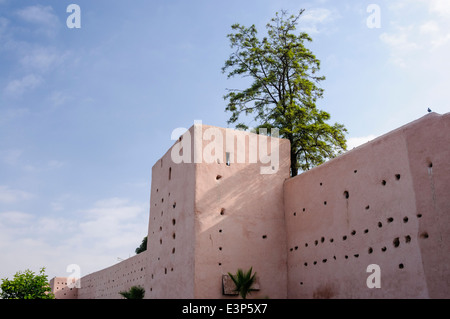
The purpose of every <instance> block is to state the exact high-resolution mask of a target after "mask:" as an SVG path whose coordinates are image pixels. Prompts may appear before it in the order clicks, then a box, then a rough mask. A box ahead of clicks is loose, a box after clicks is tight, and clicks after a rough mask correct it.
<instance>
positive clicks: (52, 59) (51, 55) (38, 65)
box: [20, 47, 68, 72]
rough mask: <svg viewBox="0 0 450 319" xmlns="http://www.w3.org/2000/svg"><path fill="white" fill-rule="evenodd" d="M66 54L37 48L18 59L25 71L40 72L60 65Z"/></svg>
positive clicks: (50, 49)
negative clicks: (33, 70)
mask: <svg viewBox="0 0 450 319" xmlns="http://www.w3.org/2000/svg"><path fill="white" fill-rule="evenodd" d="M67 56H68V53H67V52H65V53H61V52H59V51H58V50H56V49H54V48H46V47H37V48H35V49H33V50H31V51H30V52H29V53H28V54H26V55H24V56H23V57H22V58H21V59H20V63H21V64H22V65H23V66H24V67H26V68H27V69H36V70H39V71H41V72H45V71H48V70H50V69H51V68H53V67H56V66H58V65H61V64H62V63H63V62H64V60H65V59H66V58H67Z"/></svg>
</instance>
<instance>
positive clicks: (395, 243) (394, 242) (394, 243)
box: [392, 237, 400, 248]
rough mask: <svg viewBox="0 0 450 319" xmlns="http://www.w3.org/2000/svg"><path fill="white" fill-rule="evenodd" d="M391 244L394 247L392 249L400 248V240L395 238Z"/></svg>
mask: <svg viewBox="0 0 450 319" xmlns="http://www.w3.org/2000/svg"><path fill="white" fill-rule="evenodd" d="M392 244H393V245H394V247H396V248H397V247H398V246H400V238H398V237H396V238H394V240H393V241H392Z"/></svg>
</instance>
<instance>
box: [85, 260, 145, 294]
mask: <svg viewBox="0 0 450 319" xmlns="http://www.w3.org/2000/svg"><path fill="white" fill-rule="evenodd" d="M137 256H140V255H137ZM142 256H144V255H142ZM133 258H136V256H135V257H133ZM138 258H139V257H138ZM145 261H146V258H144V257H142V258H139V260H137V261H136V262H133V263H128V264H127V263H124V264H120V263H119V264H117V265H115V266H113V268H112V269H111V270H109V269H107V270H102V271H100V272H99V273H94V274H91V275H87V276H85V277H83V278H81V280H82V285H81V288H79V289H78V296H79V298H89V297H92V296H93V297H94V298H99V297H113V296H116V295H117V294H118V291H122V290H126V289H127V288H128V286H129V285H130V284H137V283H139V284H143V282H144V279H145V268H146V267H145ZM93 291H95V292H94V293H93Z"/></svg>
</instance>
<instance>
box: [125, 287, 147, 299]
mask: <svg viewBox="0 0 450 319" xmlns="http://www.w3.org/2000/svg"><path fill="white" fill-rule="evenodd" d="M119 294H121V295H122V297H124V298H125V299H143V298H144V295H145V289H144V288H142V287H141V286H132V287H131V288H130V290H128V291H121V292H119Z"/></svg>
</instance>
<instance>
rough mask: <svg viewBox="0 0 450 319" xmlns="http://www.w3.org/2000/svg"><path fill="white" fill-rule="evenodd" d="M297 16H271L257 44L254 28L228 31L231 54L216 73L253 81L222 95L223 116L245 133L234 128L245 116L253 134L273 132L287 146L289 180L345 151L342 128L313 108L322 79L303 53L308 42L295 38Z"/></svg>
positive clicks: (301, 35)
mask: <svg viewBox="0 0 450 319" xmlns="http://www.w3.org/2000/svg"><path fill="white" fill-rule="evenodd" d="M303 12H304V10H300V12H299V14H298V15H296V16H294V15H291V16H288V14H287V12H286V11H282V12H281V14H279V13H276V16H275V17H274V18H273V19H271V22H269V23H268V24H267V26H266V28H267V36H265V37H263V38H262V40H261V39H259V38H258V36H257V35H258V32H257V30H256V27H255V25H252V26H251V27H245V26H242V25H240V24H234V25H232V26H231V28H232V30H234V33H231V34H229V35H228V38H229V40H230V44H231V48H232V49H234V52H232V53H231V55H230V57H229V59H228V60H227V61H225V65H224V66H223V68H222V72H223V73H226V72H227V77H228V78H231V77H235V76H241V77H249V78H251V79H252V80H253V82H252V84H251V85H250V87H248V88H246V89H228V93H227V94H226V95H225V96H224V99H225V100H228V104H227V107H226V111H228V112H231V116H230V119H229V120H228V124H232V123H235V124H236V127H237V128H242V129H248V126H247V125H246V124H245V123H242V122H240V123H237V122H238V120H239V117H240V116H241V115H247V116H253V117H254V120H255V121H256V123H257V127H256V131H257V132H259V129H260V128H266V129H268V130H270V129H272V128H277V129H279V134H280V137H282V138H286V139H289V141H290V143H291V176H295V175H297V173H298V170H299V169H301V170H309V169H310V168H312V167H314V166H316V165H319V164H321V163H323V162H324V161H325V160H327V159H329V158H333V157H335V156H336V155H337V154H340V153H341V152H342V151H344V150H346V139H345V136H344V133H345V132H347V130H346V129H345V127H344V126H343V125H342V124H338V123H335V124H334V125H330V124H328V123H326V121H328V120H329V119H330V114H329V113H327V112H325V111H322V110H319V109H317V107H316V101H317V100H318V99H320V98H322V97H323V89H322V88H320V87H319V86H318V85H319V83H320V82H321V81H323V80H325V77H324V76H320V75H318V72H319V70H320V61H319V60H318V59H317V58H316V56H315V55H314V54H313V53H312V52H311V51H310V50H309V49H307V48H306V47H305V43H306V42H311V41H312V39H311V37H310V36H309V35H308V34H307V33H305V32H298V33H297V34H296V33H295V30H296V25H297V23H298V20H299V19H300V17H301V15H302V13H303Z"/></svg>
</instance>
